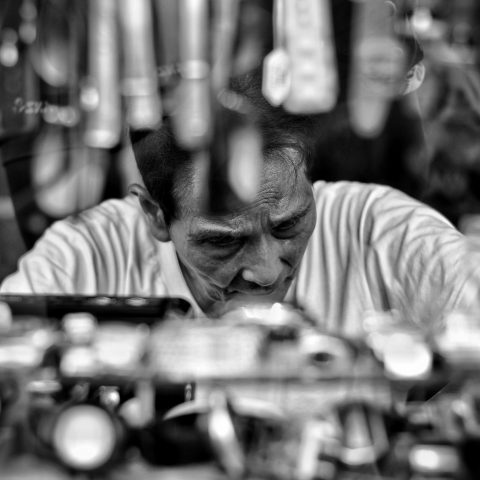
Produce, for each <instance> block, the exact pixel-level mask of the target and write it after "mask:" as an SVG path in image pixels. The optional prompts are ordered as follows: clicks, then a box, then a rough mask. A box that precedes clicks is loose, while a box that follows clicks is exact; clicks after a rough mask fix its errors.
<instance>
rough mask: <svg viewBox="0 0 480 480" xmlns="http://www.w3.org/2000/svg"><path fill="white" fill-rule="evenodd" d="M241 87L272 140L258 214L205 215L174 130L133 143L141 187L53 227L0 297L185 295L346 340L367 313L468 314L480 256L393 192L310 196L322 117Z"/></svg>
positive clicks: (316, 188) (214, 308) (353, 190)
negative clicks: (312, 323)
mask: <svg viewBox="0 0 480 480" xmlns="http://www.w3.org/2000/svg"><path fill="white" fill-rule="evenodd" d="M242 88H243V87H242ZM242 88H238V87H237V90H238V91H241V93H242V95H244V96H245V98H247V99H248V100H249V101H252V102H255V103H256V105H257V107H258V108H257V110H256V111H257V118H256V124H257V126H258V128H259V131H260V132H261V134H262V138H263V141H264V157H265V161H264V165H263V176H262V180H261V186H260V189H259V192H258V195H257V197H256V199H255V201H254V202H253V203H252V204H251V205H248V206H241V205H239V206H238V207H237V208H234V209H233V210H232V211H230V212H228V213H226V214H222V215H213V214H209V213H208V212H206V211H204V210H203V209H202V198H201V191H202V189H201V188H199V184H200V182H201V180H200V179H201V175H200V173H199V171H198V169H197V168H196V164H195V163H194V162H193V161H192V157H191V155H189V153H188V152H186V151H183V150H182V149H181V148H180V147H178V145H177V144H176V141H175V138H174V136H173V134H172V132H171V129H170V126H169V122H168V121H166V123H165V125H164V126H163V127H162V129H161V130H159V131H156V132H147V133H143V134H134V135H133V136H132V139H133V146H134V152H135V157H136V161H137V165H138V167H139V170H140V173H141V174H142V178H143V181H144V185H145V186H142V185H138V184H136V185H132V186H131V188H130V195H129V196H127V197H126V198H125V199H123V200H116V199H115V200H108V201H106V202H104V203H103V204H101V205H99V206H97V207H95V208H94V209H91V210H88V211H85V212H83V213H81V214H80V215H78V216H77V217H71V218H67V219H65V220H63V221H60V222H57V223H56V224H54V225H53V226H52V227H51V228H50V229H49V230H47V232H46V233H45V235H44V236H43V238H41V239H40V240H39V241H38V242H37V244H36V245H35V247H34V248H33V249H32V250H31V251H30V252H29V253H28V254H26V255H25V256H24V257H23V258H22V259H21V260H20V262H19V267H18V271H17V272H16V273H14V274H13V275H12V276H10V277H8V278H7V279H6V280H5V281H4V282H3V284H2V287H1V292H3V293H6V292H11V293H39V294H40V293H41V294H55V293H64V294H86V295H141V296H157V295H170V296H181V297H185V298H187V299H188V300H190V301H191V302H192V304H193V305H194V307H195V310H196V313H197V314H198V315H203V314H206V315H212V316H213V315H219V314H221V313H222V312H224V311H225V309H227V308H228V306H229V305H230V304H233V303H237V302H245V301H252V300H253V301H255V302H258V301H269V302H278V301H289V302H292V303H294V304H296V305H298V306H299V307H301V308H303V309H305V311H306V312H307V313H308V314H310V315H311V316H312V317H313V318H314V319H315V320H316V321H317V322H318V324H319V325H320V326H322V327H325V328H326V329H328V330H331V331H336V332H339V333H346V334H356V333H359V332H360V331H361V328H362V322H361V320H362V316H363V315H364V314H365V312H366V311H369V310H381V311H385V310H390V309H394V308H395V309H400V310H402V311H403V312H404V313H405V314H407V315H408V316H409V319H410V320H413V321H417V322H425V323H427V322H432V321H436V320H438V319H439V318H440V316H441V315H442V314H443V313H444V312H449V311H451V310H456V309H460V308H467V307H469V306H470V303H471V301H472V288H473V290H474V289H475V288H476V286H477V285H478V284H479V275H478V274H477V271H478V270H479V269H478V268H476V269H475V268H473V269H472V268H470V266H471V265H474V264H475V261H474V255H475V256H476V255H477V254H474V253H472V252H470V251H469V249H468V245H467V242H466V240H465V238H464V237H463V236H462V235H461V234H460V233H459V232H458V231H457V230H455V229H454V228H453V227H452V225H451V224H450V223H449V222H448V221H447V220H446V219H444V218H443V217H442V216H441V215H440V214H438V213H437V212H435V211H434V210H432V209H430V208H428V207H426V206H424V205H422V204H421V203H419V202H417V201H415V200H413V199H412V198H409V197H407V196H406V195H404V194H402V193H400V192H398V191H395V190H393V189H391V188H388V187H383V186H378V185H368V184H359V183H349V182H339V183H330V184H329V183H325V182H316V183H315V184H314V185H312V184H311V183H310V181H309V179H308V165H309V162H311V161H312V160H313V159H314V155H315V148H314V146H315V142H316V141H317V140H316V139H317V137H318V135H320V134H321V130H319V126H320V127H321V126H322V125H325V120H326V119H325V118H324V117H321V116H320V117H318V118H313V117H299V116H296V117H294V116H287V115H285V114H284V113H282V112H280V109H272V108H269V107H268V106H266V104H265V103H262V102H261V100H259V98H258V95H257V96H256V97H255V95H254V94H252V92H253V91H256V92H257V93H258V89H252V88H250V87H249V88H247V87H245V88H243V90H242ZM327 121H328V118H327ZM479 265H480V264H479ZM467 267H468V268H467ZM479 273H480V272H479Z"/></svg>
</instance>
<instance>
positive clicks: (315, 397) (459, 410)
mask: <svg viewBox="0 0 480 480" xmlns="http://www.w3.org/2000/svg"><path fill="white" fill-rule="evenodd" d="M1 300H2V303H1V306H2V318H1V320H2V322H1V326H2V339H1V342H0V385H1V388H0V393H1V397H0V398H1V406H2V408H1V413H0V421H1V429H0V431H1V444H0V455H1V462H2V478H8V479H9V480H10V479H12V480H13V479H22V480H25V479H30V478H111V479H123V478H132V476H134V477H135V478H145V479H150V478H162V479H163V478H166V479H169V478H172V479H173V478H175V479H180V478H192V477H194V478H205V479H207V478H208V479H212V480H213V479H217V478H218V479H221V478H231V479H237V478H249V479H250V478H251V479H257V478H273V479H292V478H293V479H314V478H322V479H332V480H333V479H337V478H338V479H343V478H347V479H348V478H389V479H397V478H398V479H403V478H432V477H434V478H455V479H457V478H458V479H473V478H476V472H477V469H478V462H477V461H476V456H475V454H474V453H472V452H474V451H475V449H476V445H477V444H478V441H479V439H480V413H479V411H478V398H479V395H480V383H479V381H478V375H477V365H478V361H479V358H480V354H479V351H478V343H477V342H476V340H477V337H478V335H479V332H478V327H477V328H475V326H474V325H475V324H474V323H473V322H472V317H469V316H467V315H461V314H456V315H455V318H446V319H445V324H444V328H443V329H442V330H441V331H439V332H438V334H437V335H436V336H435V337H431V338H427V337H426V336H425V335H423V334H422V332H421V331H420V330H418V329H417V328H415V326H414V325H412V324H411V323H409V322H408V320H406V319H402V318H400V317H399V316H398V315H397V314H395V312H391V313H389V314H387V313H382V314H379V313H378V314H374V313H371V314H370V315H369V316H367V317H366V318H365V319H364V322H363V324H364V328H365V336H364V338H363V339H360V338H342V337H339V336H336V335H332V334H328V333H326V332H321V331H319V330H318V329H317V328H315V327H314V324H313V323H312V321H311V319H309V318H307V317H306V316H305V315H304V314H303V313H302V312H301V311H299V310H297V309H295V308H293V307H292V306H290V305H288V304H279V303H277V304H273V305H267V304H260V305H248V306H247V305H246V306H244V307H239V308H237V309H236V310H232V311H230V312H229V313H228V314H226V316H225V318H222V321H221V322H218V321H213V320H210V319H207V318H203V319H199V318H192V316H191V312H190V309H189V306H188V304H187V303H186V302H185V301H183V300H181V299H175V298H164V299H158V298H157V299H149V298H139V297H137V298H117V297H103V298H94V297H81V296H76V297H58V296H43V297H40V296H36V297H22V296H15V295H13V296H12V295H10V296H8V295H7V296H3V297H2V299H1ZM69 310H70V311H69ZM35 312H37V313H35ZM40 312H41V315H40ZM112 312H115V313H114V314H112ZM12 320H14V321H12ZM449 322H454V325H455V330H456V334H455V335H454V336H452V335H446V332H447V331H448V330H449V329H451V328H452V325H451V324H450V323H449ZM449 333H451V332H449Z"/></svg>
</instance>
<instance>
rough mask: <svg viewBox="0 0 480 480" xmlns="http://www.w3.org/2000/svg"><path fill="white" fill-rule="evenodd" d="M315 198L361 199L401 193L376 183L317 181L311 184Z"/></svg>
mask: <svg viewBox="0 0 480 480" xmlns="http://www.w3.org/2000/svg"><path fill="white" fill-rule="evenodd" d="M313 190H314V194H315V198H324V197H329V196H332V197H336V198H338V199H342V198H344V197H362V196H366V195H372V194H373V195H379V196H382V195H385V194H386V193H389V192H397V193H398V194H401V195H402V193H401V192H400V191H399V190H395V189H394V188H393V187H390V186H388V185H379V184H376V183H362V182H355V181H349V180H339V181H335V182H326V181H324V180H318V181H316V182H314V183H313Z"/></svg>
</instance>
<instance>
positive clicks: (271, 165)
mask: <svg viewBox="0 0 480 480" xmlns="http://www.w3.org/2000/svg"><path fill="white" fill-rule="evenodd" d="M259 173H260V175H259V176H260V178H259V182H258V189H257V194H256V197H255V200H254V201H253V203H252V204H251V205H250V207H252V206H255V205H257V206H258V205H261V204H263V205H276V206H277V207H278V208H282V205H283V206H286V204H289V203H292V202H293V201H294V199H298V198H299V197H301V194H302V192H305V191H306V190H308V188H310V182H309V180H308V178H307V173H306V168H305V165H304V162H302V160H301V159H300V158H299V155H298V154H297V153H295V152H294V151H293V150H292V152H286V153H285V152H283V154H282V155H269V156H268V157H266V158H265V159H264V160H263V164H262V165H261V168H260V171H259ZM190 174H191V177H190V179H189V181H188V182H187V184H186V185H184V188H183V189H182V191H181V192H180V196H181V198H180V202H179V210H180V217H182V216H191V215H195V216H197V215H199V216H202V215H205V195H206V194H208V191H207V190H206V188H207V182H208V170H207V168H206V167H205V164H202V163H201V162H197V163H196V164H195V165H194V167H193V169H192V171H191V172H190ZM245 208H247V209H248V207H245V206H244V205H240V204H239V205H238V206H237V207H236V208H234V209H233V210H232V214H235V213H242V212H243V211H244V210H245Z"/></svg>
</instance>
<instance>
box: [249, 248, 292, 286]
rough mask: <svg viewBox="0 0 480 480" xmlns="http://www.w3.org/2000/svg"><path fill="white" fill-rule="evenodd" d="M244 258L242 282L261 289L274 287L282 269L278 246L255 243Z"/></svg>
mask: <svg viewBox="0 0 480 480" xmlns="http://www.w3.org/2000/svg"><path fill="white" fill-rule="evenodd" d="M246 257H247V261H246V264H245V266H244V268H243V270H242V278H243V279H244V280H246V281H247V282H252V283H256V284H257V285H260V286H262V287H268V286H271V285H275V283H276V282H277V280H278V279H279V278H280V276H281V274H282V270H283V268H284V266H283V265H284V262H283V261H282V257H281V248H280V246H279V245H276V244H275V242H269V241H267V240H262V241H259V242H256V243H255V244H254V245H252V247H251V249H250V250H249V252H247V255H246Z"/></svg>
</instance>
